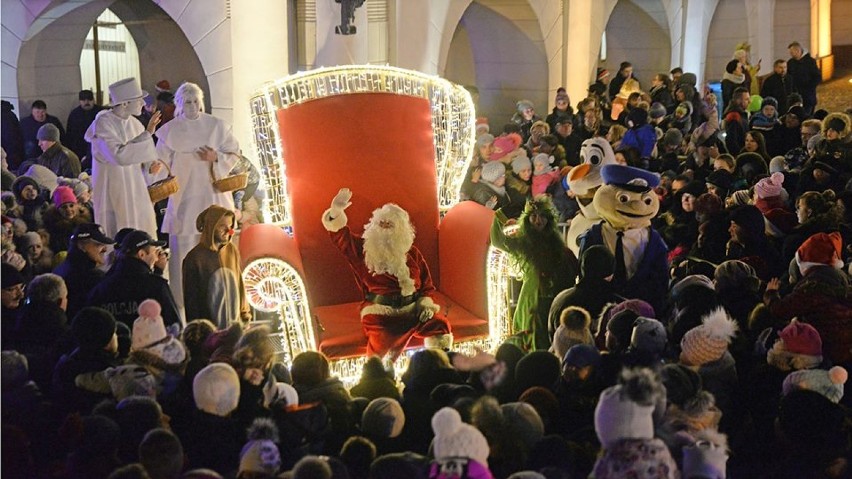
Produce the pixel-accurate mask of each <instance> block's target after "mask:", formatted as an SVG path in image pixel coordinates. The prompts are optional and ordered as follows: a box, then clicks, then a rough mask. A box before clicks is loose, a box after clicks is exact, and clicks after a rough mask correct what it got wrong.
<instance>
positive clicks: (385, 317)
mask: <svg viewBox="0 0 852 479" xmlns="http://www.w3.org/2000/svg"><path fill="white" fill-rule="evenodd" d="M329 235H330V236H331V241H332V243H334V245H335V246H336V247H337V249H339V250H340V251H341V252H342V253H343V255H344V256H345V257H346V260H347V261H348V262H349V266H350V267H351V268H352V271H353V273H355V279H356V281H357V283H358V287H359V288H361V291H362V292H363V293H364V294H365V295H366V294H367V293H372V294H377V295H382V296H399V295H401V289H400V286H399V281H398V280H397V278H396V276H393V275H390V274H387V273H384V274H374V273H371V272H370V270H369V269H368V268H367V264H366V263H365V262H364V240H363V239H362V238H361V237H359V236H358V235H355V234H353V233H352V231H351V230H350V229H349V227H348V226H344V227H342V228H340V229H339V230H337V231H329ZM406 265H407V266H408V270H409V271H410V274H411V278H412V279H413V280H414V290H415V291H416V292H417V294H418V296H419V297H420V298H424V297H428V298H432V299H433V301H434V297H433V294H434V292H435V284H434V283H432V275H431V274H430V273H429V265H427V264H426V260H425V259H424V258H423V254H422V253H420V250H418V249H417V247H416V246H412V247H411V249H409V250H408V253H406ZM375 306H376V305H375V304H374V303H372V302H369V301H366V300H365V301H364V302H363V304H362V305H361V310H362V312H361V324H362V326H363V327H364V334H365V335H366V336H367V354H368V355H378V356H383V355H384V354H385V353H387V352H388V351H391V350H393V351H394V353H395V354H397V353H399V352H400V351H402V349H404V348H405V346H406V345H407V344H408V342H409V341H410V340H411V338H412V337H429V336H436V335H440V334H447V333H449V332H450V325H449V323H448V322H447V319H446V318H445V317H444V316H443V315H442V314H441V312H440V311H439V312H438V313H436V314H435V315H434V316H433V317H432V318H431V319H429V320H428V321H426V322H422V323H421V322H420V321H419V319H418V310H417V308H416V306H415V305H412V306H411V307H408V308H405V307H404V308H399V309H393V308H389V307H382V308H376V307H375ZM375 309H386V310H392V313H393V314H372V312H371V310H375Z"/></svg>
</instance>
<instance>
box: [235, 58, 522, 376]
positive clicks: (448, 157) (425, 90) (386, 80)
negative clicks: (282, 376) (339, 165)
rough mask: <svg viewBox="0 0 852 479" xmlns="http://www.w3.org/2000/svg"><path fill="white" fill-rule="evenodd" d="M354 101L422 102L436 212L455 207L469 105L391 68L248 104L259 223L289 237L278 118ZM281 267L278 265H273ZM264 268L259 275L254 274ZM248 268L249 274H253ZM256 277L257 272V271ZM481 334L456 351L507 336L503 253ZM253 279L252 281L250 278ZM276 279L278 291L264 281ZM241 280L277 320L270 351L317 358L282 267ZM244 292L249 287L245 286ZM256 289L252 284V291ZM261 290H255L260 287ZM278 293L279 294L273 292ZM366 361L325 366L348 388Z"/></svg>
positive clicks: (303, 311)
mask: <svg viewBox="0 0 852 479" xmlns="http://www.w3.org/2000/svg"><path fill="white" fill-rule="evenodd" d="M356 93H394V94H399V95H407V96H413V97H419V98H424V99H426V100H428V101H429V103H430V106H431V112H432V115H431V116H432V131H433V139H434V140H433V141H434V148H435V173H436V178H437V180H438V181H437V183H438V191H437V198H438V208H439V211H440V212H441V213H445V212H446V211H447V210H449V209H450V208H452V207H453V206H454V205H455V204H457V203H458V202H459V192H460V191H461V186H462V183H463V181H464V178H465V174H466V172H467V169H468V167H469V165H470V162H471V159H472V156H473V149H474V146H475V133H476V130H475V120H476V115H475V111H474V106H473V99H472V98H471V96H470V94H469V93H468V92H467V91H466V90H465V89H464V88H462V87H460V86H458V85H455V84H453V83H451V82H449V81H447V80H444V79H443V78H440V77H436V76H432V75H426V74H423V73H420V72H416V71H411V70H404V69H401V68H395V67H390V66H373V65H366V66H357V65H347V66H339V67H329V68H321V69H317V70H311V71H308V72H303V73H298V74H296V75H291V76H289V77H286V78H284V79H281V80H278V81H275V82H272V83H269V84H267V85H265V86H264V87H263V88H262V89H261V90H260V91H258V92H257V93H255V95H254V96H253V97H252V98H251V101H250V105H251V119H252V127H253V128H252V130H253V140H254V141H253V142H252V143H253V144H254V147H255V152H256V155H257V158H258V162H259V164H260V167H261V168H260V169H261V177H262V181H263V186H264V188H265V191H266V198H265V200H264V201H263V204H262V205H261V211H262V212H263V217H264V222H266V223H273V224H279V225H282V226H285V230H287V231H288V234H291V235H292V231H291V230H289V229H288V228H289V227H290V226H291V215H290V201H289V197H288V195H287V177H286V158H284V157H283V153H282V152H283V149H282V143H281V137H280V131H279V128H278V117H277V111H278V110H280V109H282V108H288V107H290V106H293V105H297V104H301V103H305V102H308V101H312V100H317V99H321V98H326V97H331V96H335V95H344V94H356ZM279 263H280V264H279ZM261 265H263V266H264V268H265V269H259V267H260V266H261ZM253 266H255V267H256V268H253ZM256 269H257V271H256ZM487 269H488V271H487V278H488V279H487V282H488V285H487V289H488V296H487V298H488V316H489V318H488V326H489V334H488V337H487V338H480V339H474V340H468V341H463V342H457V343H456V344H455V345H454V348H455V349H456V350H458V351H462V352H465V353H469V354H473V353H475V350H476V349H481V350H485V351H493V350H494V349H496V348H497V347H498V346H499V345H500V344H501V343H502V342H503V340H505V339H506V337H508V336H509V335H510V334H511V317H510V315H509V312H510V308H509V305H510V300H511V290H510V280H509V277H510V272H511V267H510V261H509V257H508V255H506V253H504V252H502V251H500V250H497V249H494V248H491V249H489V252H488V265H487ZM252 274H255V275H259V277H257V278H255V277H253V276H250V275H252ZM276 274H277V275H281V276H282V279H281V282H280V284H279V283H277V282H271V283H269V281H272V277H271V276H269V275H276ZM244 277H246V278H249V277H251V278H253V279H252V280H253V281H260V280H263V279H264V278H266V281H267V285H270V284H271V285H273V286H272V288H273V290H272V292H273V293H276V292H278V293H281V294H282V297H281V298H277V299H278V301H276V298H275V297H274V294H269V293H267V292H264V291H252V292H249V288H248V287H247V294H248V298H249V301H250V302H251V303H252V305H253V306H254V307H256V308H257V309H261V310H264V311H273V312H276V313H277V314H278V319H279V320H280V329H279V331H280V332H278V333H275V334H274V335H273V336H274V337H275V338H277V343H276V344H277V346H278V347H277V348H276V349H277V350H279V351H281V352H282V354H283V361H284V363H285V364H286V365H287V366H288V367H289V366H290V363H291V361H292V358H293V357H295V355H296V354H298V353H299V352H302V351H305V350H316V339H315V336H314V329H313V321H312V319H311V316H310V312H309V310H308V303H307V296H306V294H305V287H304V282H303V281H302V280H301V278H300V277H299V275H298V273H297V272H296V271H295V270H294V269H293V268H292V267H290V266H289V265H287V264H286V263H284V262H283V261H281V260H278V259H275V258H265V259H261V260H257V261H255V262H252V263H251V264H250V265H249V266H248V267H247V268H246V270H245V272H244ZM246 284H247V285H248V281H247V282H246ZM254 284H258V283H254ZM262 286H264V284H261V287H262ZM279 288H281V289H282V290H281V291H277V290H278V289H279ZM415 351H416V350H411V351H406V354H404V355H402V356H400V359H398V360H397V362H396V363H395V367H396V370H397V372H398V374H401V373H402V371H404V370H405V368H406V367H407V365H408V356H407V355H408V354H413V352H415ZM365 361H366V358H363V357H359V358H344V359H337V360H332V361H331V370H332V373H333V374H334V375H336V376H338V377H340V378H341V380H342V381H343V382H344V383H346V384H348V385H351V384H355V383H356V382H357V381H358V379H359V377H360V372H361V367H362V366H363V364H364V362H365Z"/></svg>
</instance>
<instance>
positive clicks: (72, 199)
mask: <svg viewBox="0 0 852 479" xmlns="http://www.w3.org/2000/svg"><path fill="white" fill-rule="evenodd" d="M65 203H77V197H76V196H74V190H72V189H71V187H69V186H57V187H56V189H55V190H53V204H54V205H55V206H56V207H57V208H59V207H60V206H62V205H64V204H65Z"/></svg>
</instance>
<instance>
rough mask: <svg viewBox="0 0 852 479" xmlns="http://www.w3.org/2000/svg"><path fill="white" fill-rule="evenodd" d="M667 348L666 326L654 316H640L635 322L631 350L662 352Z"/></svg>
mask: <svg viewBox="0 0 852 479" xmlns="http://www.w3.org/2000/svg"><path fill="white" fill-rule="evenodd" d="M665 348H666V328H665V327H664V326H663V323H661V322H659V321H657V320H656V319H653V318H645V317H642V316H640V317H638V318H636V321H635V322H634V323H633V333H632V335H631V336H630V350H632V351H642V352H646V353H651V354H662V352H663V350H664V349H665Z"/></svg>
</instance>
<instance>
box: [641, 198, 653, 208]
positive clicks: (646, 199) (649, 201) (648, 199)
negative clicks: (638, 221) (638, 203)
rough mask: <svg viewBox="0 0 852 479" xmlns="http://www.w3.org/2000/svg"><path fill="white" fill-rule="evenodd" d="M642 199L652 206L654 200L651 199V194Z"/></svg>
mask: <svg viewBox="0 0 852 479" xmlns="http://www.w3.org/2000/svg"><path fill="white" fill-rule="evenodd" d="M642 201H644V202H645V204H646V205H648V206H651V203H652V202H653V200H652V199H651V197H650V196H646V197H645V199H644V200H642Z"/></svg>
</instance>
